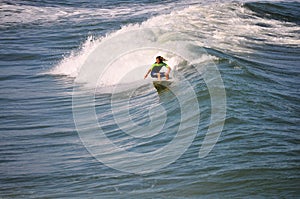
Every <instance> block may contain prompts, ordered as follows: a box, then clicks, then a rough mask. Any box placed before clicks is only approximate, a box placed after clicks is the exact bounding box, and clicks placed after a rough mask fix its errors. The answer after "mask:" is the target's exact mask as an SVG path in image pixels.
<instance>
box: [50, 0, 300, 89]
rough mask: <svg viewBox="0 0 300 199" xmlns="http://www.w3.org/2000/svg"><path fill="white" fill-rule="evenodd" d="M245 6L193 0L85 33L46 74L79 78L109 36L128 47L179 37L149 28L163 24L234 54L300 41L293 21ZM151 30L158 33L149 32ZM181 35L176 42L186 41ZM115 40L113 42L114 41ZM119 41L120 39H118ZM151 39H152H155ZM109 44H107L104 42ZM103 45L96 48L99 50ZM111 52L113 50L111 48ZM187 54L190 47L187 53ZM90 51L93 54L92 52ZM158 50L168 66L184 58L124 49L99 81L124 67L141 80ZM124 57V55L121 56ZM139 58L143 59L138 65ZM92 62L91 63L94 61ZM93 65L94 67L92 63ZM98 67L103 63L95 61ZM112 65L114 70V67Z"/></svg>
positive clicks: (213, 57) (197, 41)
mask: <svg viewBox="0 0 300 199" xmlns="http://www.w3.org/2000/svg"><path fill="white" fill-rule="evenodd" d="M249 5H252V4H248V3H246V4H244V3H215V4H212V3H210V4H207V5H203V4H193V5H190V6H188V7H186V8H184V9H182V10H176V11H173V12H171V13H170V14H162V15H159V16H155V17H152V18H150V19H148V20H146V21H144V22H142V23H141V24H130V25H128V26H123V27H122V28H121V29H120V30H117V31H115V32H113V33H110V34H108V35H106V36H105V37H101V38H94V37H88V38H87V40H86V41H85V42H84V43H83V45H82V46H81V48H80V50H79V51H76V52H72V53H71V55H70V56H67V57H65V58H63V60H62V61H61V62H60V63H59V64H58V65H57V66H55V67H54V68H53V69H52V70H51V71H50V73H51V74H59V75H67V76H70V77H75V78H76V77H78V74H79V72H80V71H81V68H82V66H83V65H84V64H86V61H87V59H88V58H89V57H90V56H98V55H96V54H93V52H94V51H95V49H97V48H99V47H100V48H102V49H101V50H102V51H106V50H107V49H106V47H105V45H103V44H104V43H105V42H110V41H109V40H111V41H112V43H111V45H116V48H126V47H130V45H131V43H132V41H137V40H138V42H140V43H141V45H142V43H143V42H148V40H149V39H150V40H151V39H153V40H155V42H157V41H160V42H164V43H167V42H171V41H175V42H177V39H178V38H177V36H176V35H175V36H174V35H167V36H166V35H165V32H163V33H159V31H158V32H156V33H153V32H152V31H151V30H154V29H157V27H158V26H159V27H162V28H163V29H164V30H167V31H169V32H177V33H184V35H185V38H184V39H185V40H189V41H192V42H193V45H194V46H196V47H199V48H206V49H213V51H221V52H223V53H225V54H229V55H230V54H231V55H234V56H237V57H238V56H239V55H241V54H242V55H245V54H251V53H254V52H255V51H257V49H258V48H259V46H261V45H262V44H264V45H273V44H276V45H284V46H299V45H300V42H299V41H300V40H299V36H298V34H297V32H298V31H299V30H298V29H299V28H298V27H297V26H295V24H294V23H290V22H283V21H280V20H275V19H272V18H262V17H259V16H257V13H255V12H254V11H253V9H249ZM139 30H140V31H143V30H150V31H144V32H143V33H144V34H140V35H136V34H131V35H130V34H129V35H130V36H129V37H128V38H127V40H124V39H120V40H119V41H118V40H114V38H115V39H116V38H118V37H122V34H124V33H126V32H127V33H128V32H134V31H139ZM153 34H156V35H155V36H153ZM184 39H182V38H181V37H180V39H179V40H178V42H180V41H182V40H184ZM113 41H114V42H115V43H113ZM118 42H122V43H118ZM155 42H154V43H155ZM107 46H108V45H107ZM101 50H100V51H99V52H101ZM110 53H114V49H112V52H110ZM185 53H188V52H185ZM92 54H93V55H92ZM158 54H162V55H165V56H166V57H167V58H168V59H169V63H168V64H169V65H171V66H173V67H175V66H178V65H180V64H181V63H182V61H183V60H182V59H181V58H180V57H178V56H177V55H174V54H173V55H172V53H170V52H166V51H164V50H163V49H156V50H154V49H151V50H149V49H148V50H145V49H144V50H140V51H138V50H136V51H135V52H128V54H127V55H126V56H125V55H124V57H122V59H119V60H118V61H117V62H115V63H110V64H113V66H112V67H111V69H110V70H108V71H107V73H106V74H107V76H108V77H109V78H108V79H105V78H104V80H103V81H102V82H101V84H102V85H105V86H109V85H114V84H116V82H118V80H119V79H120V78H122V77H123V76H122V75H123V74H124V73H126V70H130V71H134V73H133V74H134V75H133V76H132V77H131V79H130V80H131V81H138V80H141V79H142V77H143V73H145V71H146V70H147V66H146V65H148V66H149V65H150V64H152V63H153V61H154V57H155V56H156V55H158ZM122 56H123V55H122ZM219 58H221V57H218V56H217V55H215V54H211V55H208V56H206V58H205V56H204V55H203V54H199V57H197V58H195V60H194V61H193V62H198V63H199V62H203V61H204V62H205V61H208V59H210V61H211V60H213V61H214V60H218V59H219ZM141 63H143V64H141ZM93 64H94V63H93ZM93 67H96V66H93ZM93 67H91V69H90V71H85V72H86V74H85V75H84V77H85V79H81V80H80V81H82V82H89V81H90V78H91V76H92V75H93V69H92V68H93ZM97 67H104V66H101V64H100V65H98V66H97ZM116 68H117V69H118V70H116Z"/></svg>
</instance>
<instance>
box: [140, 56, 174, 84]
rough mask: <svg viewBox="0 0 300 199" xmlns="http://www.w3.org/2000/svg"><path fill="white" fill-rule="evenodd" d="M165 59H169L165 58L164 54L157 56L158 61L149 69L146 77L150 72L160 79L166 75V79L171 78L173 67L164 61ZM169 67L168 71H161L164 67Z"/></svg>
mask: <svg viewBox="0 0 300 199" xmlns="http://www.w3.org/2000/svg"><path fill="white" fill-rule="evenodd" d="M164 61H167V60H166V59H165V58H163V57H162V56H157V57H156V62H155V63H154V64H152V66H151V68H150V69H149V70H148V72H147V73H146V75H145V76H144V79H146V78H147V76H148V75H149V73H151V77H152V78H157V79H158V80H159V81H160V80H161V78H162V77H166V80H169V73H170V71H171V67H170V66H168V64H166V63H164ZM164 66H165V67H166V68H167V70H168V71H167V72H159V71H160V70H161V68H162V67H164Z"/></svg>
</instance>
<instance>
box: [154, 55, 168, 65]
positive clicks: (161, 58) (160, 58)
mask: <svg viewBox="0 0 300 199" xmlns="http://www.w3.org/2000/svg"><path fill="white" fill-rule="evenodd" d="M163 61H167V60H166V59H165V58H163V57H162V56H157V57H156V63H158V64H159V63H162V62H163Z"/></svg>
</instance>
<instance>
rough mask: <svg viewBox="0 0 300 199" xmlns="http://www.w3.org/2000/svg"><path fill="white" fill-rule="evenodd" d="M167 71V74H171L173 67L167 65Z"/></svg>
mask: <svg viewBox="0 0 300 199" xmlns="http://www.w3.org/2000/svg"><path fill="white" fill-rule="evenodd" d="M167 70H168V71H167V72H166V75H169V74H170V71H171V67H170V66H167Z"/></svg>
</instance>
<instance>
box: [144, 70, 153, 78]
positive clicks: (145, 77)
mask: <svg viewBox="0 0 300 199" xmlns="http://www.w3.org/2000/svg"><path fill="white" fill-rule="evenodd" d="M150 72H151V69H149V70H148V72H147V73H146V75H145V76H144V79H146V78H147V77H148V75H149V73H150Z"/></svg>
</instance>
